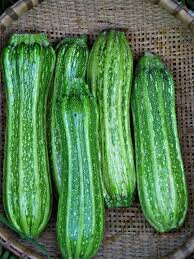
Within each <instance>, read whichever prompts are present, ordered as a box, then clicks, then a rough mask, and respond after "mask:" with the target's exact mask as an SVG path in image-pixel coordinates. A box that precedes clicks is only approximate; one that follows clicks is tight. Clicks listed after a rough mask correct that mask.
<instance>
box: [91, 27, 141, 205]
mask: <svg viewBox="0 0 194 259" xmlns="http://www.w3.org/2000/svg"><path fill="white" fill-rule="evenodd" d="M132 69H133V58H132V54H131V50H130V48H129V45H128V42H127V40H126V38H125V35H124V33H123V32H120V31H114V30H111V31H104V32H101V33H100V35H99V36H98V38H97V40H96V41H95V43H94V45H93V48H92V50H91V53H90V56H89V62H88V73H87V78H88V85H89V86H91V89H92V92H93V95H94V96H96V97H97V102H98V105H99V115H100V116H99V118H100V123H99V125H100V128H99V131H100V140H101V143H100V146H101V153H102V168H103V170H102V177H101V178H102V185H103V192H104V197H105V201H106V204H107V206H108V207H128V206H129V205H130V204H131V202H132V198H133V193H134V189H135V184H136V177H135V170H134V161H133V148H132V143H131V132H130V117H129V107H130V92H131V79H132Z"/></svg>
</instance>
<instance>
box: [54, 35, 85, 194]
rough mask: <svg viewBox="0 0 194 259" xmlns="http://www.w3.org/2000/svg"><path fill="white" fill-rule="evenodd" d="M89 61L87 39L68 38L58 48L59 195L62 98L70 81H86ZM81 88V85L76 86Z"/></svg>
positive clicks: (56, 134)
mask: <svg viewBox="0 0 194 259" xmlns="http://www.w3.org/2000/svg"><path fill="white" fill-rule="evenodd" d="M87 60H88V48H87V37H86V36H83V37H80V38H66V39H64V40H63V41H61V42H60V43H59V45H58V47H57V62H56V69H55V78H54V88H53V94H52V104H51V127H50V130H51V138H50V142H51V168H52V174H53V179H54V182H55V186H56V191H57V193H58V194H59V190H60V186H61V175H62V168H63V163H64V162H65V161H64V158H63V155H62V149H63V147H62V141H61V139H62V135H63V134H64V132H63V131H62V130H61V128H60V127H59V124H60V103H61V98H62V97H63V96H64V94H66V93H67V92H68V91H69V90H70V89H68V86H71V85H72V84H70V83H69V82H70V81H74V80H76V79H79V78H80V79H84V78H85V74H86V64H87ZM76 86H77V87H79V84H76Z"/></svg>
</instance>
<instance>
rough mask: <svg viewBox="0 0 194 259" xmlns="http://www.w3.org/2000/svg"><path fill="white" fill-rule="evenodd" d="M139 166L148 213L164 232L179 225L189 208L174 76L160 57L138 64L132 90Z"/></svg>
mask: <svg viewBox="0 0 194 259" xmlns="http://www.w3.org/2000/svg"><path fill="white" fill-rule="evenodd" d="M132 112H133V121H134V131H135V150H136V170H137V183H138V193H139V198H140V203H141V207H142V210H143V212H144V214H145V217H146V218H147V220H148V221H149V222H150V224H151V225H152V226H153V227H154V228H155V229H156V230H158V231H160V232H166V231H169V230H171V229H173V228H178V227H179V226H181V225H182V224H183V222H184V219H185V215H186V213H187V207H188V197H187V187H186V181H185V174H184V169H183V162H182V158H181V152H180V146H179V139H178V133H177V122H176V113H175V94H174V82H173V78H172V76H171V74H170V72H169V70H168V69H167V68H166V66H165V65H164V64H163V63H162V61H161V59H160V58H159V57H158V56H154V55H152V54H149V53H148V54H146V55H145V56H144V57H142V58H141V59H140V61H139V63H138V65H137V68H136V73H135V79H134V87H133V93H132Z"/></svg>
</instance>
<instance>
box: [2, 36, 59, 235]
mask: <svg viewBox="0 0 194 259" xmlns="http://www.w3.org/2000/svg"><path fill="white" fill-rule="evenodd" d="M54 65H55V53H54V50H53V49H52V47H51V46H50V45H49V43H48V40H47V38H46V36H45V35H44V34H21V35H17V34H16V35H13V36H12V37H11V39H10V41H9V44H8V46H7V47H5V48H4V50H3V70H4V79H5V83H6V98H7V118H6V143H5V159H4V178H3V182H4V191H3V199H4V207H5V211H6V214H7V216H8V218H9V220H10V221H11V223H12V224H13V226H14V227H15V228H16V229H17V230H18V231H20V232H22V233H24V234H26V235H27V236H28V237H37V236H38V235H39V234H40V233H41V232H42V231H43V229H44V228H45V226H46V224H47V222H48V220H49V217H50V212H51V184H50V176H49V165H48V154H47V145H46V130H45V127H46V119H45V113H46V101H47V93H48V88H49V84H50V80H51V77H52V74H53V70H54Z"/></svg>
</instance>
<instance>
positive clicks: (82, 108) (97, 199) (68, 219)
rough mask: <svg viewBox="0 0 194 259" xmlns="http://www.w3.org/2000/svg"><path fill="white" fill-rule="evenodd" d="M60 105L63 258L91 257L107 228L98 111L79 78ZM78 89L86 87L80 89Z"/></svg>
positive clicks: (59, 221)
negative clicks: (102, 184) (101, 177)
mask: <svg viewBox="0 0 194 259" xmlns="http://www.w3.org/2000/svg"><path fill="white" fill-rule="evenodd" d="M69 88H70V89H75V90H74V91H70V93H68V94H67V95H66V96H63V98H62V100H61V106H60V109H61V110H60V116H61V120H59V122H60V124H59V126H60V128H61V130H62V131H63V132H64V134H63V135H61V142H62V156H63V160H64V162H63V164H62V165H61V167H62V182H61V191H60V195H59V205H58V215H57V239H58V243H59V247H60V250H61V253H62V256H63V258H74V259H76V258H77V259H79V258H86V259H88V258H91V257H92V256H94V255H95V253H96V252H97V250H98V248H99V246H100V244H101V241H102V238H103V232H104V204H103V195H102V190H101V185H100V170H101V169H100V153H99V143H98V112H97V105H96V102H95V100H94V98H93V97H91V96H90V94H89V93H87V91H86V88H87V87H86V85H85V83H84V82H83V81H81V80H76V81H75V82H74V83H73V86H72V85H70V86H69ZM77 89H83V90H84V89H85V90H84V91H82V92H81V91H79V90H77Z"/></svg>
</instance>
